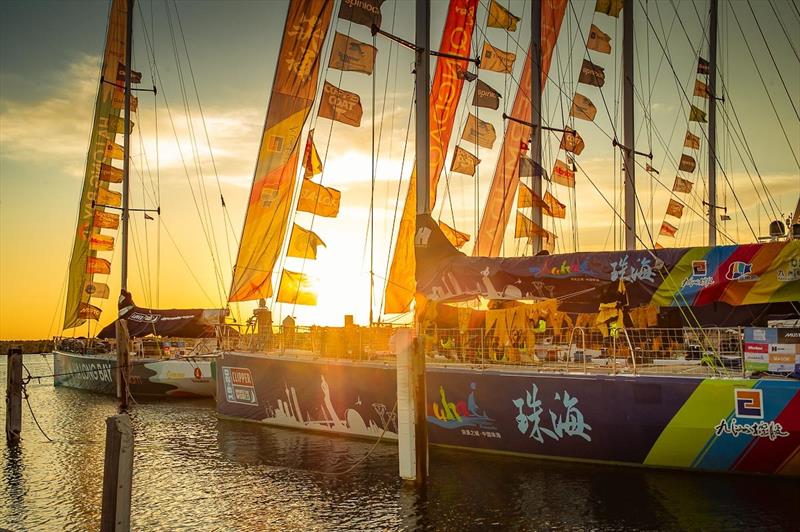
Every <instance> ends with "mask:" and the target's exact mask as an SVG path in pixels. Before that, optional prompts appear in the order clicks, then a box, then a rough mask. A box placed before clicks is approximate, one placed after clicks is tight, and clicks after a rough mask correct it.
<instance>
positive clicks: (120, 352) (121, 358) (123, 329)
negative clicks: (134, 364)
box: [115, 319, 131, 412]
mask: <svg viewBox="0 0 800 532" xmlns="http://www.w3.org/2000/svg"><path fill="white" fill-rule="evenodd" d="M115 332H116V337H117V399H119V408H120V410H121V411H123V412H124V411H126V410H127V409H128V397H129V394H130V390H129V389H128V386H129V384H130V382H131V381H130V358H129V354H128V351H129V349H130V346H129V344H130V336H129V335H128V321H127V320H123V319H118V320H117V324H116V329H115Z"/></svg>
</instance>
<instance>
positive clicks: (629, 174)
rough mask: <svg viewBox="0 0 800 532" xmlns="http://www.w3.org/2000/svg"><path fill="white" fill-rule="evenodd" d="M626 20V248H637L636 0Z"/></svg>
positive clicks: (628, 4) (628, 5)
mask: <svg viewBox="0 0 800 532" xmlns="http://www.w3.org/2000/svg"><path fill="white" fill-rule="evenodd" d="M622 11H623V24H622V68H623V75H624V81H623V85H622V100H623V101H622V129H623V135H624V138H623V144H624V146H623V148H622V153H623V156H624V163H623V164H624V167H625V249H630V250H634V249H636V161H635V160H634V156H635V155H634V150H635V144H634V138H633V0H624V4H623V8H622Z"/></svg>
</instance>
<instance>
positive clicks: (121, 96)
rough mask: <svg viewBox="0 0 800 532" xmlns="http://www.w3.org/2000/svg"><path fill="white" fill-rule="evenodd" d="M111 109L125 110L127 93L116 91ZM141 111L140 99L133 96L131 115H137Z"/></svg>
mask: <svg viewBox="0 0 800 532" xmlns="http://www.w3.org/2000/svg"><path fill="white" fill-rule="evenodd" d="M111 107H113V108H114V109H124V108H125V91H124V90H122V89H115V90H114V95H113V96H112V97H111ZM137 109H139V98H137V97H136V96H133V95H131V113H135V112H136V110H137Z"/></svg>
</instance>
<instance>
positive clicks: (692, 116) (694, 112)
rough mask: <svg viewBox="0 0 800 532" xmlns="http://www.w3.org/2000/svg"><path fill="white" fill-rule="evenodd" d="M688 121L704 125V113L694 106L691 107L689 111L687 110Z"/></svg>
mask: <svg viewBox="0 0 800 532" xmlns="http://www.w3.org/2000/svg"><path fill="white" fill-rule="evenodd" d="M689 121H690V122H701V123H703V124H705V123H706V122H707V120H706V112H705V111H703V110H702V109H700V108H699V107H695V106H694V105H692V106H691V109H689Z"/></svg>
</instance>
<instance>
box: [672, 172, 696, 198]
mask: <svg viewBox="0 0 800 532" xmlns="http://www.w3.org/2000/svg"><path fill="white" fill-rule="evenodd" d="M693 184H694V183H692V182H691V181H689V180H688V179H684V178H682V177H679V176H675V182H674V183H673V184H672V191H673V192H682V193H684V194H689V193H691V192H692V185H693Z"/></svg>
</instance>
